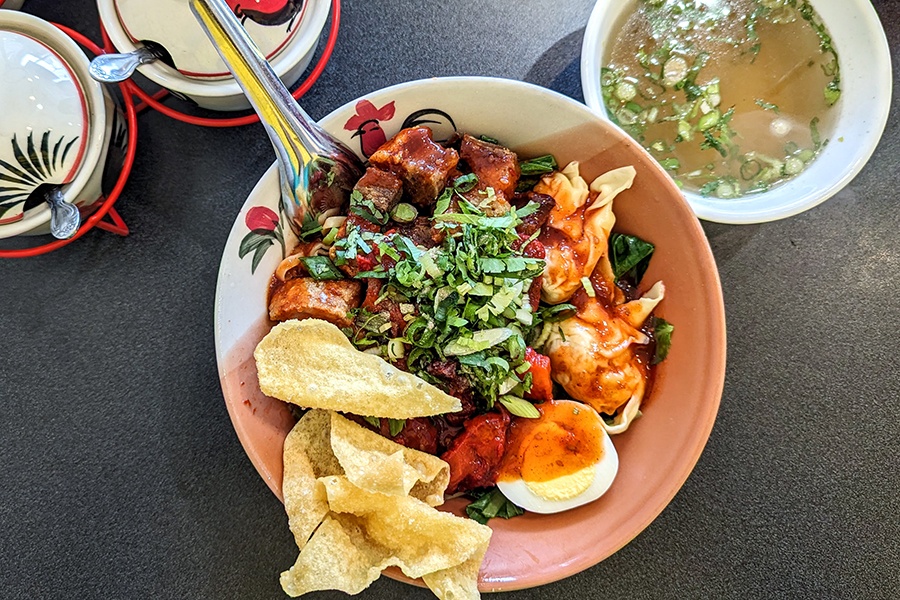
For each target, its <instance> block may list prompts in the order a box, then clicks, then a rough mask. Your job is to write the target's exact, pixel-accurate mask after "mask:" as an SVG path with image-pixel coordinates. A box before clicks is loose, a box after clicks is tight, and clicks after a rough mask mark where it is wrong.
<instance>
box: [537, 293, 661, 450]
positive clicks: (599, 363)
mask: <svg viewBox="0 0 900 600" xmlns="http://www.w3.org/2000/svg"><path fill="white" fill-rule="evenodd" d="M663 295H664V287H663V286H662V283H657V284H656V285H654V286H653V287H652V288H651V289H650V291H648V293H647V294H646V295H645V296H644V297H643V298H641V299H639V300H635V301H633V302H629V303H627V304H624V305H621V306H619V307H616V309H615V311H616V313H620V311H622V309H625V311H624V314H623V315H621V316H616V315H614V314H610V312H609V311H608V310H607V309H606V308H605V307H604V306H603V305H602V304H601V303H600V302H599V301H598V300H597V299H590V300H588V301H587V302H585V303H584V304H583V305H582V307H581V308H580V309H579V310H578V313H577V314H576V315H575V316H574V317H570V318H568V319H565V320H563V321H561V322H560V323H559V324H558V327H557V328H553V329H552V330H551V332H550V335H549V338H548V340H547V342H546V344H545V345H544V353H545V354H547V356H549V357H550V367H551V373H552V376H553V379H554V380H555V381H556V382H557V383H559V384H560V385H561V386H563V388H564V389H565V390H566V392H568V394H569V395H570V396H571V397H572V398H574V399H575V400H580V401H581V402H584V403H585V404H588V405H590V406H592V407H593V408H594V410H596V411H597V412H598V413H605V414H607V415H614V419H613V424H612V425H608V424H604V427H605V428H606V430H607V432H608V433H621V432H623V431H625V430H626V429H628V426H629V425H630V424H631V421H633V420H634V418H635V417H636V416H637V414H638V409H639V408H640V405H641V400H642V399H643V397H644V391H645V389H646V382H647V365H646V364H644V363H642V362H641V361H639V360H638V358H637V357H636V356H635V353H634V345H635V344H647V343H648V342H649V341H650V340H649V338H648V337H647V336H646V335H645V334H643V333H641V332H640V331H639V330H638V329H637V327H640V325H641V324H643V321H644V320H645V319H646V318H647V317H648V316H649V314H650V311H652V310H653V308H654V307H655V306H656V305H657V304H658V303H659V302H660V301H661V300H662V298H663Z"/></svg>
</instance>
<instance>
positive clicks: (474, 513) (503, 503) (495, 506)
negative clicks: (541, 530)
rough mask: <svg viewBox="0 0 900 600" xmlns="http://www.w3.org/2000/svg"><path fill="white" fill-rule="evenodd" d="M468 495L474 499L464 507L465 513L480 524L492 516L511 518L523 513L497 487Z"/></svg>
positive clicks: (485, 522)
mask: <svg viewBox="0 0 900 600" xmlns="http://www.w3.org/2000/svg"><path fill="white" fill-rule="evenodd" d="M470 496H472V497H473V498H474V499H475V500H474V501H473V502H472V503H470V504H469V505H468V506H467V507H466V514H467V515H469V518H470V519H472V520H475V521H478V522H479V523H481V524H482V525H486V524H487V522H488V521H489V520H491V519H493V518H494V517H501V518H504V519H511V518H512V517H517V516H519V515H521V514H524V513H525V511H524V510H522V509H521V508H519V507H518V506H516V505H515V504H513V503H512V502H511V501H510V500H508V499H507V498H506V496H504V495H503V492H501V491H500V490H498V489H497V488H493V489H491V490H488V491H485V492H475V493H472V494H470Z"/></svg>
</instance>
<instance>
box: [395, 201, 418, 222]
mask: <svg viewBox="0 0 900 600" xmlns="http://www.w3.org/2000/svg"><path fill="white" fill-rule="evenodd" d="M418 216H419V211H417V210H416V207H414V206H413V205H412V204H407V203H406V202H401V203H400V204H398V205H397V206H395V207H394V210H392V211H391V218H392V219H393V220H395V221H397V222H398V223H410V222H412V221H414V220H415V219H416V217H418Z"/></svg>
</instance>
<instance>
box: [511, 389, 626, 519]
mask: <svg viewBox="0 0 900 600" xmlns="http://www.w3.org/2000/svg"><path fill="white" fill-rule="evenodd" d="M535 407H536V408H537V409H538V411H539V412H540V413H541V416H540V417H539V418H536V419H526V418H517V419H516V420H515V421H513V423H512V425H511V426H510V430H509V434H508V439H509V446H508V448H507V451H506V455H505V456H504V459H503V463H502V464H501V467H500V471H499V475H498V478H497V487H498V488H500V491H501V492H503V495H504V496H506V497H507V498H509V500H511V501H512V502H513V503H514V504H516V505H518V506H521V507H522V508H524V509H525V510H529V511H531V512H535V513H542V514H548V513H556V512H562V511H564V510H569V509H571V508H575V507H576V506H581V505H582V504H587V503H588V502H593V501H594V500H596V499H597V498H599V497H600V496H602V495H603V494H604V493H606V490H608V489H609V486H610V485H612V482H613V479H614V478H615V476H616V472H618V470H619V455H618V454H617V453H616V448H615V446H613V443H612V440H611V439H610V438H609V434H607V433H606V430H605V429H604V428H603V423H602V421H601V419H600V415H598V414H597V413H596V411H594V409H592V408H591V407H590V406H586V405H584V404H581V403H580V402H575V401H572V400H553V401H551V402H544V403H542V404H537V405H535Z"/></svg>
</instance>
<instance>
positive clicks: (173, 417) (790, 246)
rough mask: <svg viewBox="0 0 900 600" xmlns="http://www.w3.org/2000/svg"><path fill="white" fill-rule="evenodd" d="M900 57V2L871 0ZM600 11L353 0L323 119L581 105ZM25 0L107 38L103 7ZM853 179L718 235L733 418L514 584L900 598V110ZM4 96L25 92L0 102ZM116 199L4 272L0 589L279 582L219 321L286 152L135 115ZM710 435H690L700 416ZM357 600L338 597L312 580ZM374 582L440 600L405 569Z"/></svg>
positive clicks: (286, 539)
mask: <svg viewBox="0 0 900 600" xmlns="http://www.w3.org/2000/svg"><path fill="white" fill-rule="evenodd" d="M873 4H874V5H875V8H876V9H877V10H878V12H879V14H880V16H881V20H882V22H883V23H884V26H885V28H886V29H887V35H888V39H889V41H890V43H891V48H892V53H893V55H894V56H893V61H894V64H895V81H896V73H897V68H898V67H897V65H900V57H898V53H900V2H895V1H893V0H876V1H875V2H873ZM591 7H592V2H591V1H590V0H570V1H566V2H537V1H533V0H523V1H520V2H501V1H497V2H488V1H485V0H462V1H460V2H452V3H441V2H429V1H426V0H397V1H392V2H387V1H381V2H378V1H370V2H362V1H360V0H345V2H344V11H343V21H342V27H341V31H340V36H339V40H338V44H337V48H336V50H335V53H334V56H333V58H332V60H331V62H330V64H329V65H328V68H327V69H326V70H325V72H324V74H323V75H322V77H321V79H320V80H319V82H318V83H317V84H316V85H315V86H314V87H313V88H312V90H311V91H310V92H309V93H308V94H307V95H306V96H305V98H304V99H303V102H302V103H303V105H304V106H305V107H306V109H307V110H308V111H309V112H310V113H311V114H312V116H313V117H321V116H323V115H325V114H326V113H328V112H329V111H330V110H332V109H333V108H335V107H337V106H339V105H341V104H343V103H345V102H347V101H349V100H351V99H353V98H355V97H357V96H359V95H361V94H362V93H365V92H368V91H371V90H374V89H377V88H380V87H383V86H385V85H389V84H394V83H398V82H403V81H407V80H410V79H416V78H421V77H430V76H440V75H493V76H502V77H510V78H516V79H522V80H526V81H530V82H533V83H537V84H540V85H543V86H546V87H549V88H552V89H554V90H557V91H560V92H562V93H564V94H568V95H570V96H572V97H574V98H576V99H579V100H580V99H581V98H582V94H581V87H580V80H579V66H578V65H579V53H580V47H581V39H582V35H583V30H584V25H585V23H586V21H587V18H588V15H589V13H590V10H591ZM24 10H25V11H27V12H31V13H33V14H36V15H38V16H41V17H43V18H46V19H48V20H53V21H57V22H60V23H63V24H66V25H69V26H72V27H74V28H76V29H78V30H80V31H82V32H84V33H86V34H88V35H89V36H91V37H92V38H94V39H96V38H97V37H98V26H97V11H96V8H95V6H94V5H93V3H92V2H90V1H89V0H70V1H68V2H59V1H56V0H27V1H26V2H25V6H24ZM896 109H897V106H896V100H895V101H894V111H893V113H892V115H891V118H890V120H889V121H888V125H887V129H886V131H885V134H884V138H883V140H882V142H881V144H880V146H879V147H878V149H877V151H876V152H875V155H874V156H873V157H872V160H871V162H870V163H869V164H868V166H867V167H866V168H865V169H864V170H863V171H862V173H860V175H859V176H858V177H857V178H856V179H855V180H854V181H853V182H852V183H851V184H850V185H849V186H848V187H847V188H846V189H844V190H843V191H842V192H841V193H839V194H838V195H837V196H835V197H834V198H833V199H831V200H830V201H828V202H827V203H825V204H823V205H821V206H819V207H818V208H815V209H813V210H811V211H809V212H806V213H803V214H801V215H799V216H796V217H793V218H790V219H787V220H783V221H779V222H775V223H768V224H764V225H754V226H739V227H734V226H724V225H713V224H705V225H704V227H705V230H706V232H707V234H708V236H709V239H710V242H711V244H712V248H713V250H714V252H715V256H716V259H717V261H718V266H719V271H720V274H721V278H722V285H723V288H724V294H725V303H726V310H727V319H728V331H729V341H728V371H727V377H726V382H725V391H724V395H723V398H722V405H721V410H720V412H719V416H718V420H717V422H716V425H715V428H714V429H713V432H712V436H711V437H710V439H709V443H708V445H707V447H706V449H705V451H704V453H703V455H702V457H701V458H700V461H699V463H698V464H697V466H696V469H695V470H694V472H693V474H692V475H691V476H690V478H689V479H688V480H687V483H686V484H685V486H684V487H683V488H682V490H681V491H680V492H679V493H678V495H677V496H676V497H675V499H674V500H673V501H672V503H671V504H670V505H669V507H668V508H666V510H665V511H663V513H662V514H661V515H660V516H659V517H658V518H657V519H656V520H655V521H654V522H653V523H652V524H651V525H650V526H649V527H648V528H647V529H646V530H645V531H644V532H643V533H641V534H640V535H639V536H638V537H637V538H636V539H635V540H634V541H633V542H631V543H630V544H629V545H627V546H626V547H625V548H623V549H622V550H621V551H619V552H618V553H617V554H615V555H614V556H612V557H611V558H609V559H607V560H606V561H604V562H602V563H600V564H599V565H597V566H595V567H593V568H591V569H588V570H587V571H585V572H582V573H580V574H578V575H576V576H573V577H570V578H568V579H565V580H563V581H559V582H557V583H553V584H549V585H546V586H543V587H540V588H536V589H531V590H526V591H520V592H513V593H508V594H506V596H508V597H509V598H520V599H523V600H525V599H534V598H555V599H563V598H566V599H570V598H653V599H661V598H673V599H674V598H678V599H682V598H816V599H822V598H866V599H869V598H896V597H897V596H898V594H900V591H898V590H900V469H898V465H900V459H898V456H900V434H898V427H897V424H898V423H900V374H898V371H897V359H896V354H897V350H896V347H897V342H896V338H897V333H896V329H897V327H896V323H897V322H898V321H900V300H898V297H900V296H898V294H897V292H896V290H897V281H898V277H900V275H898V273H900V250H898V248H900V212H898V206H900V204H898V200H897V193H896V189H897V185H898V176H900V173H898V171H900V159H898V156H900V147H898V146H900V124H898V121H897V118H896V116H897V110H896ZM0 110H2V109H0ZM139 122H140V134H139V141H138V159H137V163H136V165H135V168H134V172H133V174H132V177H131V179H130V181H129V183H128V185H127V187H126V188H125V192H124V195H123V197H122V199H121V200H120V202H119V204H118V205H117V208H118V210H119V211H120V213H121V215H122V217H123V218H124V219H125V220H126V221H127V222H128V224H129V225H130V227H131V232H132V233H131V235H129V236H128V237H126V238H120V237H117V236H114V235H112V234H109V233H106V232H102V231H92V232H89V233H88V234H87V235H86V236H85V237H83V238H82V239H80V240H78V241H77V242H75V243H73V244H71V245H70V246H68V247H66V248H64V249H63V250H60V251H58V252H55V253H53V254H50V255H46V256H43V257H39V258H32V259H26V260H5V261H0V307H2V308H0V340H2V342H0V344H2V351H0V477H2V479H0V597H3V598H29V599H32V598H216V599H221V598H273V599H278V598H283V597H285V596H284V595H283V593H282V591H281V589H280V587H279V584H278V574H279V573H280V571H281V570H283V569H284V568H286V567H288V566H290V565H291V564H292V563H293V560H294V558H295V557H296V547H295V545H294V542H293V539H292V537H291V534H290V532H289V531H288V528H287V524H286V519H285V516H284V512H283V508H282V506H281V504H280V503H279V502H278V500H277V499H276V498H275V497H274V496H273V495H272V493H271V492H270V491H269V489H268V488H267V487H266V485H265V484H264V483H263V481H262V480H261V479H260V478H259V476H258V475H257V473H256V471H255V470H254V468H253V466H252V465H251V464H250V461H249V460H248V459H247V457H246V455H245V454H244V452H243V450H242V448H241V445H240V444H239V443H238V440H237V437H236V435H235V433H234V431H233V429H232V427H231V423H230V421H229V419H228V415H227V413H226V411H225V406H224V404H223V400H222V394H221V390H220V388H219V381H218V376H217V370H216V363H215V354H214V349H213V328H212V311H213V299H214V290H215V281H216V273H217V269H218V265H219V258H220V255H221V251H222V247H223V245H224V243H225V239H226V236H227V234H228V231H229V229H230V227H231V224H232V221H233V219H234V217H235V215H236V213H237V211H238V208H239V207H240V206H241V204H242V203H243V201H244V199H245V198H246V196H247V194H248V193H249V192H250V190H251V188H252V187H253V185H254V183H255V182H256V180H257V179H258V178H259V176H260V175H261V174H262V173H263V171H264V170H265V169H266V167H267V166H268V165H269V163H270V162H271V161H272V156H273V155H272V153H271V149H270V146H269V142H268V140H267V138H266V136H265V134H264V132H263V130H262V129H261V128H260V127H259V126H247V127H242V128H238V129H226V130H219V129H204V128H199V127H195V126H190V125H185V124H182V123H179V122H176V121H173V120H171V119H169V118H167V117H164V116H162V115H160V114H157V113H153V112H149V113H145V114H142V115H141V116H140V121H139ZM684 426H685V427H689V426H690V424H689V423H686V424H684ZM310 597H313V598H323V599H324V598H342V597H344V595H343V594H340V593H336V592H332V593H320V594H312V595H311V596H310ZM363 597H365V598H370V599H372V600H378V599H387V598H391V599H397V598H422V599H425V598H429V597H431V596H430V594H429V592H427V591H426V590H422V589H418V588H414V587H410V586H407V585H405V584H402V583H398V582H396V581H392V580H390V579H386V578H382V579H381V580H379V581H378V582H376V583H375V584H374V585H373V586H372V587H371V588H370V589H369V590H367V591H366V592H365V593H364V595H363Z"/></svg>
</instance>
